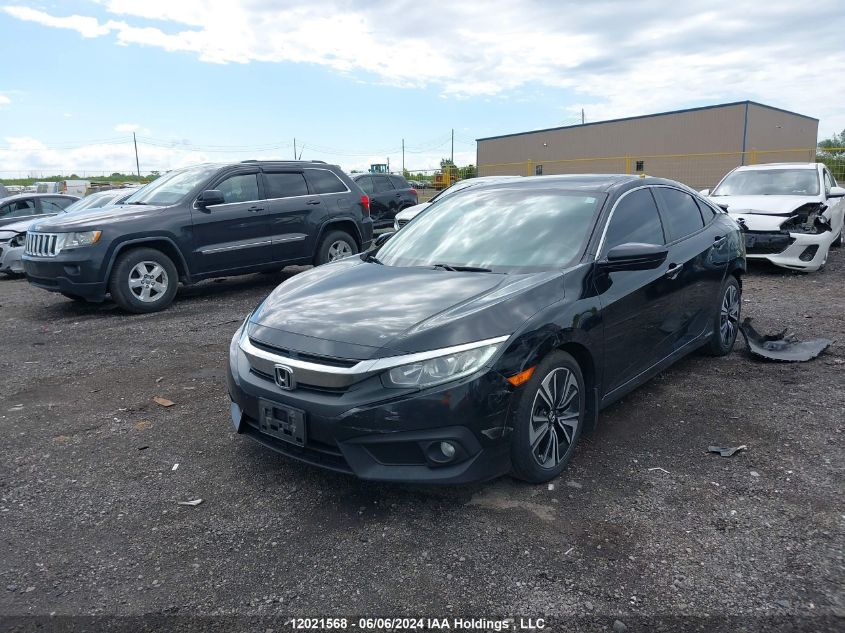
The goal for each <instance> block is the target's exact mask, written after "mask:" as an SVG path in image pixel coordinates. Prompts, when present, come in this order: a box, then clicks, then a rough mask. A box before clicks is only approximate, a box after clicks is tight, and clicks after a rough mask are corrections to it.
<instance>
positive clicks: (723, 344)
mask: <svg viewBox="0 0 845 633" xmlns="http://www.w3.org/2000/svg"><path fill="white" fill-rule="evenodd" d="M741 312H742V291H741V290H740V287H739V281H737V279H736V277H734V276H733V275H728V278H727V279H726V280H725V283H724V284H722V291H721V292H720V293H719V305H718V308H717V310H716V315H715V316H714V317H713V319H714V324H713V325H714V327H713V334H712V335H711V336H710V341H709V342H708V343H707V345H706V346H705V351H706V352H707V353H708V354H710V355H711V356H725V355H726V354H730V352H731V350H732V349H733V346H734V343H735V342H736V335H737V334H738V333H739V318H740V313H741Z"/></svg>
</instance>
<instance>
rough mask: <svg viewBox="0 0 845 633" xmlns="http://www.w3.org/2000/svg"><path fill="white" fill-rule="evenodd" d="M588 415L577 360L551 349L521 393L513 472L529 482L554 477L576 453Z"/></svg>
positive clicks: (515, 430) (512, 448)
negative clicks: (576, 446)
mask: <svg viewBox="0 0 845 633" xmlns="http://www.w3.org/2000/svg"><path fill="white" fill-rule="evenodd" d="M585 415H586V388H585V386H584V377H583V374H582V373H581V368H580V367H579V366H578V362H577V361H576V360H575V359H574V358H573V357H572V356H570V355H569V354H567V353H566V352H552V353H551V354H549V355H548V356H546V358H544V359H543V361H542V362H541V363H540V364H539V365H537V367H536V369H535V370H534V373H533V375H532V376H531V380H529V381H528V382H527V383H526V384H525V387H524V388H523V390H522V393H521V394H520V396H519V404H518V405H517V407H516V410H515V416H516V419H515V420H514V438H513V441H512V443H511V464H512V466H513V475H514V476H515V477H517V478H518V479H522V480H524V481H529V482H531V483H542V482H544V481H549V480H550V479H554V478H555V477H557V476H558V475H559V474H560V473H561V472H563V470H564V468H566V465H567V464H568V463H569V460H570V459H572V456H573V455H574V454H575V445H576V444H577V443H578V438H579V437H581V429H582V428H583V427H584V419H585Z"/></svg>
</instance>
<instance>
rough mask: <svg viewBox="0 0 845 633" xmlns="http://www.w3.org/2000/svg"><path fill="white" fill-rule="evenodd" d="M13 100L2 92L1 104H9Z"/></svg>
mask: <svg viewBox="0 0 845 633" xmlns="http://www.w3.org/2000/svg"><path fill="white" fill-rule="evenodd" d="M10 103H12V100H11V99H10V98H9V97H7V96H6V95H4V94H0V105H9V104H10Z"/></svg>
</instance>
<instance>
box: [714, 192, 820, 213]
mask: <svg viewBox="0 0 845 633" xmlns="http://www.w3.org/2000/svg"><path fill="white" fill-rule="evenodd" d="M710 200H711V201H713V202H715V203H716V204H718V205H720V206H727V207H728V212H729V213H731V214H734V213H739V212H740V211H742V213H745V214H752V213H753V214H762V215H792V212H793V211H795V209H797V208H798V207H800V206H803V205H805V204H807V203H808V202H821V201H822V200H821V196H710Z"/></svg>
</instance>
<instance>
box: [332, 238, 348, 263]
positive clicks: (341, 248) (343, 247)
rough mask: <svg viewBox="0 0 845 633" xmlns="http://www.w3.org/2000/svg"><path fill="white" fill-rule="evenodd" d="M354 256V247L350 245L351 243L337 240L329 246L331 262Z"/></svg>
mask: <svg viewBox="0 0 845 633" xmlns="http://www.w3.org/2000/svg"><path fill="white" fill-rule="evenodd" d="M350 255H352V247H351V246H350V245H349V242H345V241H343V240H335V241H334V242H332V245H331V246H329V261H330V262H333V261H334V260H336V259H341V258H343V257H349V256H350Z"/></svg>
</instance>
